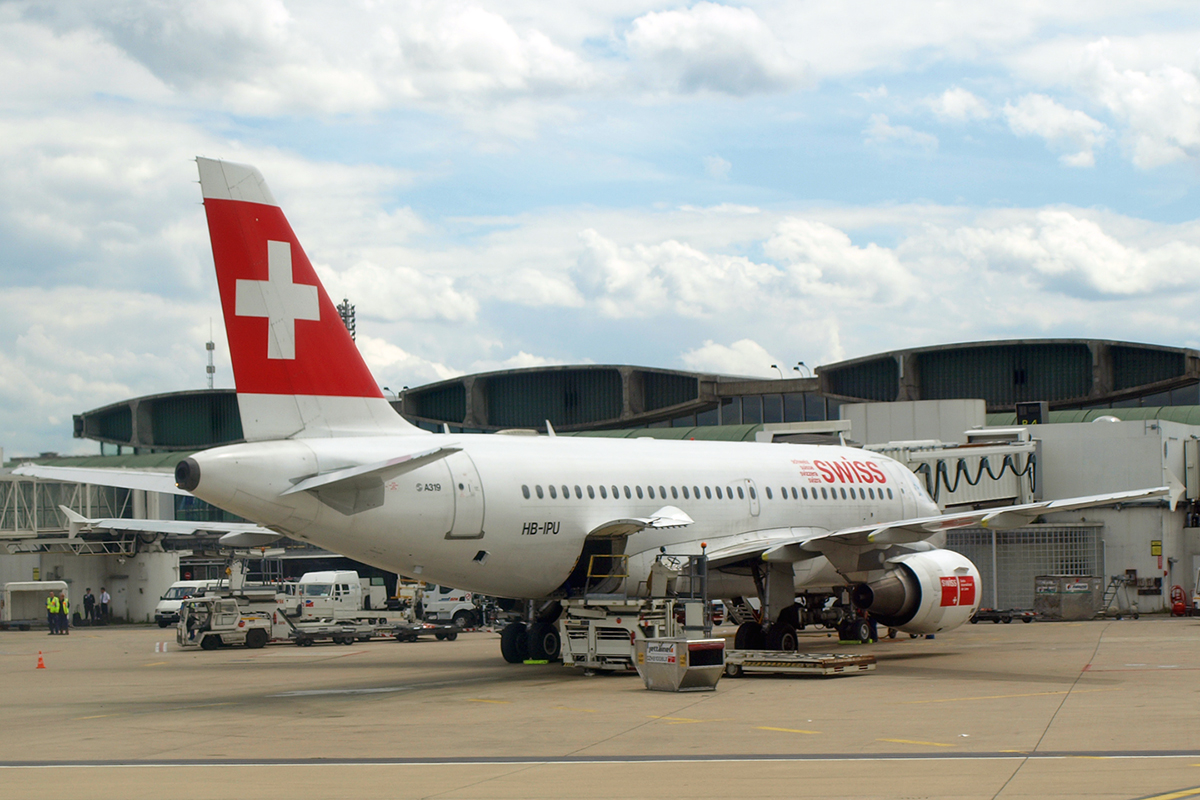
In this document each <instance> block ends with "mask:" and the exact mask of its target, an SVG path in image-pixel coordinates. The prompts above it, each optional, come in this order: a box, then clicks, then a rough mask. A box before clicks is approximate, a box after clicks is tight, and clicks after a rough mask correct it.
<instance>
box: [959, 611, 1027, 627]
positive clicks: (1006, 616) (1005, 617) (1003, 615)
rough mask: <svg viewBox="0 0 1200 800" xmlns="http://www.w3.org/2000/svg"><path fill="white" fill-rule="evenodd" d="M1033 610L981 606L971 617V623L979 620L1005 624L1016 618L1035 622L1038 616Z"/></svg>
mask: <svg viewBox="0 0 1200 800" xmlns="http://www.w3.org/2000/svg"><path fill="white" fill-rule="evenodd" d="M1036 616H1037V614H1035V613H1034V612H1032V611H1025V610H1023V609H1017V608H1005V609H995V608H981V609H979V610H978V611H976V612H975V616H973V617H971V624H972V625H974V624H976V623H978V622H1003V623H1004V624H1005V625H1007V624H1008V623H1010V622H1012V621H1013V620H1014V619H1019V620H1021V622H1033V619H1034V617H1036Z"/></svg>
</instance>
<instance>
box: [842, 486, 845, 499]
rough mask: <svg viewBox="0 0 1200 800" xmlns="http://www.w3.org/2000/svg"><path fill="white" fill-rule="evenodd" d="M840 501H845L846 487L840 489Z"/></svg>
mask: <svg viewBox="0 0 1200 800" xmlns="http://www.w3.org/2000/svg"><path fill="white" fill-rule="evenodd" d="M842 499H843V500H845V499H846V487H844V486H843V487H842Z"/></svg>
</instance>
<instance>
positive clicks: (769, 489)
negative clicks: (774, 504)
mask: <svg viewBox="0 0 1200 800" xmlns="http://www.w3.org/2000/svg"><path fill="white" fill-rule="evenodd" d="M784 497H787V495H786V494H785V495H784ZM767 499H768V500H770V499H771V487H770V486H768V487H767Z"/></svg>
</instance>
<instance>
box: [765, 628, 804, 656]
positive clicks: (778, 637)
mask: <svg viewBox="0 0 1200 800" xmlns="http://www.w3.org/2000/svg"><path fill="white" fill-rule="evenodd" d="M796 648H797V645H796V629H795V628H794V627H792V626H791V625H789V624H787V623H786V622H776V623H775V624H774V625H772V626H771V629H770V630H769V631H767V648H766V649H768V650H782V651H786V652H789V653H794V652H796Z"/></svg>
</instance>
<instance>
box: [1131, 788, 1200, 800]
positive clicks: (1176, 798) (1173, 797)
mask: <svg viewBox="0 0 1200 800" xmlns="http://www.w3.org/2000/svg"><path fill="white" fill-rule="evenodd" d="M1184 797H1200V786H1193V787H1192V788H1190V789H1180V790H1179V791H1177V792H1167V793H1166V794H1155V795H1150V796H1148V797H1139V798H1138V800H1181V798H1184Z"/></svg>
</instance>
